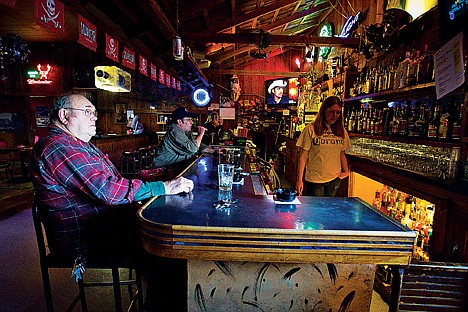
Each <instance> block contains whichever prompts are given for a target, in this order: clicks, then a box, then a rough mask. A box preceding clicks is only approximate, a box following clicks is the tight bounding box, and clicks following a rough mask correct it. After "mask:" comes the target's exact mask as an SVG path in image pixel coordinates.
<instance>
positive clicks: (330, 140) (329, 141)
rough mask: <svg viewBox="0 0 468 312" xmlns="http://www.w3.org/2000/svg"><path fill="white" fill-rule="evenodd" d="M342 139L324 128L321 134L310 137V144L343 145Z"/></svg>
mask: <svg viewBox="0 0 468 312" xmlns="http://www.w3.org/2000/svg"><path fill="white" fill-rule="evenodd" d="M343 144H344V140H343V139H342V138H340V137H337V136H335V135H334V134H333V132H332V131H330V130H326V131H325V132H324V133H323V134H322V136H320V137H315V138H312V145H316V146H317V145H343Z"/></svg>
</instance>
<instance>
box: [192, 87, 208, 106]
mask: <svg viewBox="0 0 468 312" xmlns="http://www.w3.org/2000/svg"><path fill="white" fill-rule="evenodd" d="M192 100H193V102H194V103H195V105H197V106H205V105H207V104H208V103H209V102H210V100H211V98H210V94H209V93H208V91H206V90H205V89H197V90H195V92H193V95H192Z"/></svg>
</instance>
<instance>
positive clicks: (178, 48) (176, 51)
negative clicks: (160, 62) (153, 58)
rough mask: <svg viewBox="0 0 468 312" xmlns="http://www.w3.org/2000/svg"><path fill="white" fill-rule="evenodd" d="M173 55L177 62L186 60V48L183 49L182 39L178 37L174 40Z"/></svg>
mask: <svg viewBox="0 0 468 312" xmlns="http://www.w3.org/2000/svg"><path fill="white" fill-rule="evenodd" d="M172 55H174V59H175V60H176V61H182V60H183V59H184V48H183V47H182V38H180V36H179V35H176V36H175V37H174V39H172Z"/></svg>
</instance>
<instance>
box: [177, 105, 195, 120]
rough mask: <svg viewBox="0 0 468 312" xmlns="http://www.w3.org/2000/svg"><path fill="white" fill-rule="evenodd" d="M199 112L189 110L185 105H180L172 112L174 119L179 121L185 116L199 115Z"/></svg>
mask: <svg viewBox="0 0 468 312" xmlns="http://www.w3.org/2000/svg"><path fill="white" fill-rule="evenodd" d="M197 116H198V114H196V113H191V112H189V111H188V110H187V109H186V108H185V107H182V106H179V107H177V108H176V109H175V110H174V111H173V112H172V121H173V122H177V120H179V119H184V118H185V117H197Z"/></svg>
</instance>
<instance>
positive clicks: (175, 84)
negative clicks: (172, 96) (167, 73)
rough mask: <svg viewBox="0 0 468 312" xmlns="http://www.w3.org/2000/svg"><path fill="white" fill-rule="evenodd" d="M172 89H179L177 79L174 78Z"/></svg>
mask: <svg viewBox="0 0 468 312" xmlns="http://www.w3.org/2000/svg"><path fill="white" fill-rule="evenodd" d="M172 89H177V83H176V79H175V77H172Z"/></svg>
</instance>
